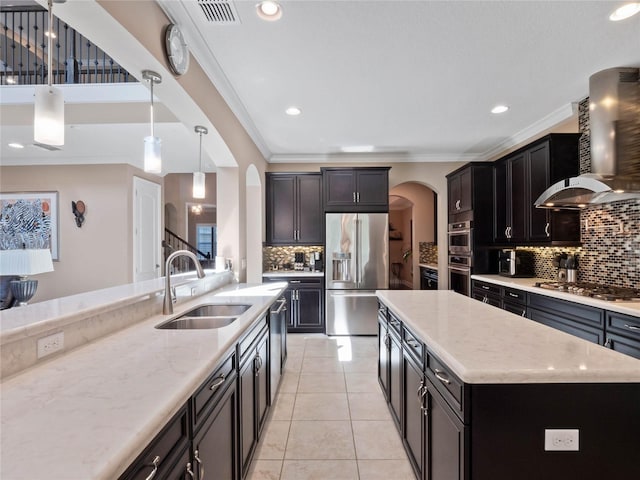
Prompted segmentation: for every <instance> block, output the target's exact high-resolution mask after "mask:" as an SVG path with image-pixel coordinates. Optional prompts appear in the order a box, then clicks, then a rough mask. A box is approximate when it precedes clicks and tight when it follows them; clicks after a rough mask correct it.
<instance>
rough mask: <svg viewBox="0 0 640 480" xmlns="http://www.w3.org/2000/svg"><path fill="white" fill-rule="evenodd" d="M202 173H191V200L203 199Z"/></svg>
mask: <svg viewBox="0 0 640 480" xmlns="http://www.w3.org/2000/svg"><path fill="white" fill-rule="evenodd" d="M204 177H205V175H204V172H193V198H204V197H205V187H204Z"/></svg>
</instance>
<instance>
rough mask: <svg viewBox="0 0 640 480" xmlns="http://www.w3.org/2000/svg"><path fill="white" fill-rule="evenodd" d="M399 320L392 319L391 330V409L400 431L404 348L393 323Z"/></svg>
mask: <svg viewBox="0 0 640 480" xmlns="http://www.w3.org/2000/svg"><path fill="white" fill-rule="evenodd" d="M392 321H395V322H398V325H399V324H400V321H399V320H397V319H390V328H389V340H388V342H389V408H390V409H391V416H392V418H393V421H394V422H395V423H396V426H397V427H398V429H400V425H401V423H400V421H401V418H402V416H401V415H402V347H401V343H400V337H399V336H398V331H397V330H395V329H394V327H393V326H392V324H391V322H392Z"/></svg>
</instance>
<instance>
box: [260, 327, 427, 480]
mask: <svg viewBox="0 0 640 480" xmlns="http://www.w3.org/2000/svg"><path fill="white" fill-rule="evenodd" d="M377 348H378V344H377V338H376V337H326V336H324V335H302V334H293V335H292V334H290V335H289V336H288V360H287V364H286V367H285V372H284V375H283V378H282V383H281V384H280V390H279V392H278V396H277V397H276V400H275V403H274V405H273V406H272V408H271V412H270V414H269V419H268V420H267V424H266V425H265V430H264V432H263V434H262V438H261V440H260V444H259V445H258V447H257V449H256V453H255V455H254V459H253V463H252V465H251V470H250V471H249V474H248V479H249V480H278V479H280V480H310V479H313V480H358V479H359V480H378V479H380V480H390V479H393V480H405V479H406V480H414V478H415V477H414V475H413V471H412V470H411V466H410V465H409V461H408V459H407V456H406V454H405V452H404V449H403V447H402V442H401V441H400V437H399V435H398V433H397V430H396V428H395V426H394V424H393V421H392V420H391V414H390V413H389V410H388V408H387V405H386V404H385V401H384V398H383V396H382V392H381V391H380V386H379V384H378V378H377V358H378V357H377V355H378V351H377Z"/></svg>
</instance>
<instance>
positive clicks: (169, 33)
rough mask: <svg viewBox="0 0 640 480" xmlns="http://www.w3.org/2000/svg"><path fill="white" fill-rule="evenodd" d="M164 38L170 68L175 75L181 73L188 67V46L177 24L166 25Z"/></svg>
mask: <svg viewBox="0 0 640 480" xmlns="http://www.w3.org/2000/svg"><path fill="white" fill-rule="evenodd" d="M164 40H165V47H166V51H167V60H169V66H170V67H171V70H173V73H175V74H176V75H183V74H184V73H186V71H187V70H188V69H189V47H187V43H186V42H185V41H184V37H183V36H182V32H181V31H180V29H179V28H178V26H177V25H173V24H171V25H169V26H168V27H167V30H166V32H165V35H164Z"/></svg>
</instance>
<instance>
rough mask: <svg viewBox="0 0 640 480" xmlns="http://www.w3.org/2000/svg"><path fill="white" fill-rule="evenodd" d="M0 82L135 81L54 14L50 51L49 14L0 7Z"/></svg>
mask: <svg viewBox="0 0 640 480" xmlns="http://www.w3.org/2000/svg"><path fill="white" fill-rule="evenodd" d="M0 29H2V36H0V41H1V42H2V43H1V44H0V85H40V84H46V83H47V82H48V78H47V75H48V72H47V62H48V55H52V58H51V60H52V72H51V75H52V83H54V84H60V83H124V82H137V79H135V78H134V77H133V76H132V75H131V74H130V73H129V72H127V71H126V70H125V69H124V68H122V67H121V66H120V65H119V64H118V63H116V62H115V61H114V60H113V59H112V58H111V57H110V56H109V55H107V54H106V53H105V52H104V51H103V50H101V49H100V48H98V46H96V45H94V44H93V43H91V41H90V40H89V39H87V38H86V37H84V36H83V35H81V34H80V33H78V32H77V31H75V30H74V29H73V28H72V27H70V26H69V25H67V24H66V23H64V22H62V21H61V20H60V19H59V18H56V17H55V16H54V17H53V32H54V34H55V38H53V39H52V45H51V46H52V51H51V52H48V51H47V50H48V42H49V39H48V37H47V33H48V31H49V14H48V12H47V11H46V10H45V9H43V8H42V7H40V6H33V7H16V6H12V7H2V8H0Z"/></svg>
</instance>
